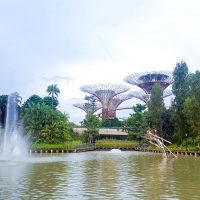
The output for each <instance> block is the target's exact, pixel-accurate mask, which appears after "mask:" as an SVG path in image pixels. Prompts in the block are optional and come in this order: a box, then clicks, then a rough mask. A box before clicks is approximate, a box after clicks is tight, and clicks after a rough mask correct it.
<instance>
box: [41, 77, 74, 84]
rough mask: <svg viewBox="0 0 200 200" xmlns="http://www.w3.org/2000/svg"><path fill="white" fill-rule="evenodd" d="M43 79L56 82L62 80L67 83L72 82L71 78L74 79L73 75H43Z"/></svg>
mask: <svg viewBox="0 0 200 200" xmlns="http://www.w3.org/2000/svg"><path fill="white" fill-rule="evenodd" d="M42 80H44V81H46V82H54V81H56V82H57V81H60V82H65V83H67V84H69V83H70V81H71V80H73V79H72V78H71V77H67V76H52V77H49V78H47V77H42Z"/></svg>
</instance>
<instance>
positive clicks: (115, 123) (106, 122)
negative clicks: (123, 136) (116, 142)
mask: <svg viewBox="0 0 200 200" xmlns="http://www.w3.org/2000/svg"><path fill="white" fill-rule="evenodd" d="M100 126H101V127H109V128H111V127H121V126H122V122H121V121H119V119H118V118H117V117H115V118H114V119H103V120H102V121H101V125H100Z"/></svg>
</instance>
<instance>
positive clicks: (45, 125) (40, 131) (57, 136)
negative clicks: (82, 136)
mask: <svg viewBox="0 0 200 200" xmlns="http://www.w3.org/2000/svg"><path fill="white" fill-rule="evenodd" d="M21 119H22V120H23V123H24V128H25V130H26V133H27V134H28V135H29V137H30V140H31V141H32V142H33V143H51V144H53V143H63V142H65V141H66V138H67V134H68V130H69V129H68V128H69V122H68V116H67V115H64V114H62V113H61V112H60V111H58V110H56V109H54V110H53V111H52V109H51V107H49V106H47V105H45V104H39V103H38V104H29V105H28V106H27V107H26V108H25V109H24V110H23V112H22V113H21ZM52 119H53V122H52Z"/></svg>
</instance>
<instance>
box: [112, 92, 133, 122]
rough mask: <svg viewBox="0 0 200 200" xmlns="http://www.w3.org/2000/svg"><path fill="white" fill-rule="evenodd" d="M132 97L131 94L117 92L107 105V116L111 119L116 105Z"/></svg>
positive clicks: (114, 115) (114, 113)
mask: <svg viewBox="0 0 200 200" xmlns="http://www.w3.org/2000/svg"><path fill="white" fill-rule="evenodd" d="M131 98H133V96H132V95H131V94H118V95H116V96H114V97H113V98H112V99H111V100H110V102H109V106H108V118H109V119H113V118H115V117H116V110H117V108H118V106H119V105H120V104H121V103H123V102H124V101H127V100H129V99H131Z"/></svg>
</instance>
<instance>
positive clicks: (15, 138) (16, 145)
mask: <svg viewBox="0 0 200 200" xmlns="http://www.w3.org/2000/svg"><path fill="white" fill-rule="evenodd" d="M18 97H19V96H18V93H16V92H15V93H12V94H10V95H9V96H8V102H7V111H6V125H5V129H4V135H3V141H2V143H1V154H0V158H1V159H3V160H9V159H11V158H16V157H18V158H19V157H20V158H22V157H23V156H25V155H26V152H27V148H26V143H25V140H24V138H23V137H22V136H21V134H20V131H19V129H18V127H17V122H18V112H17V106H18V100H19V99H18Z"/></svg>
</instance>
